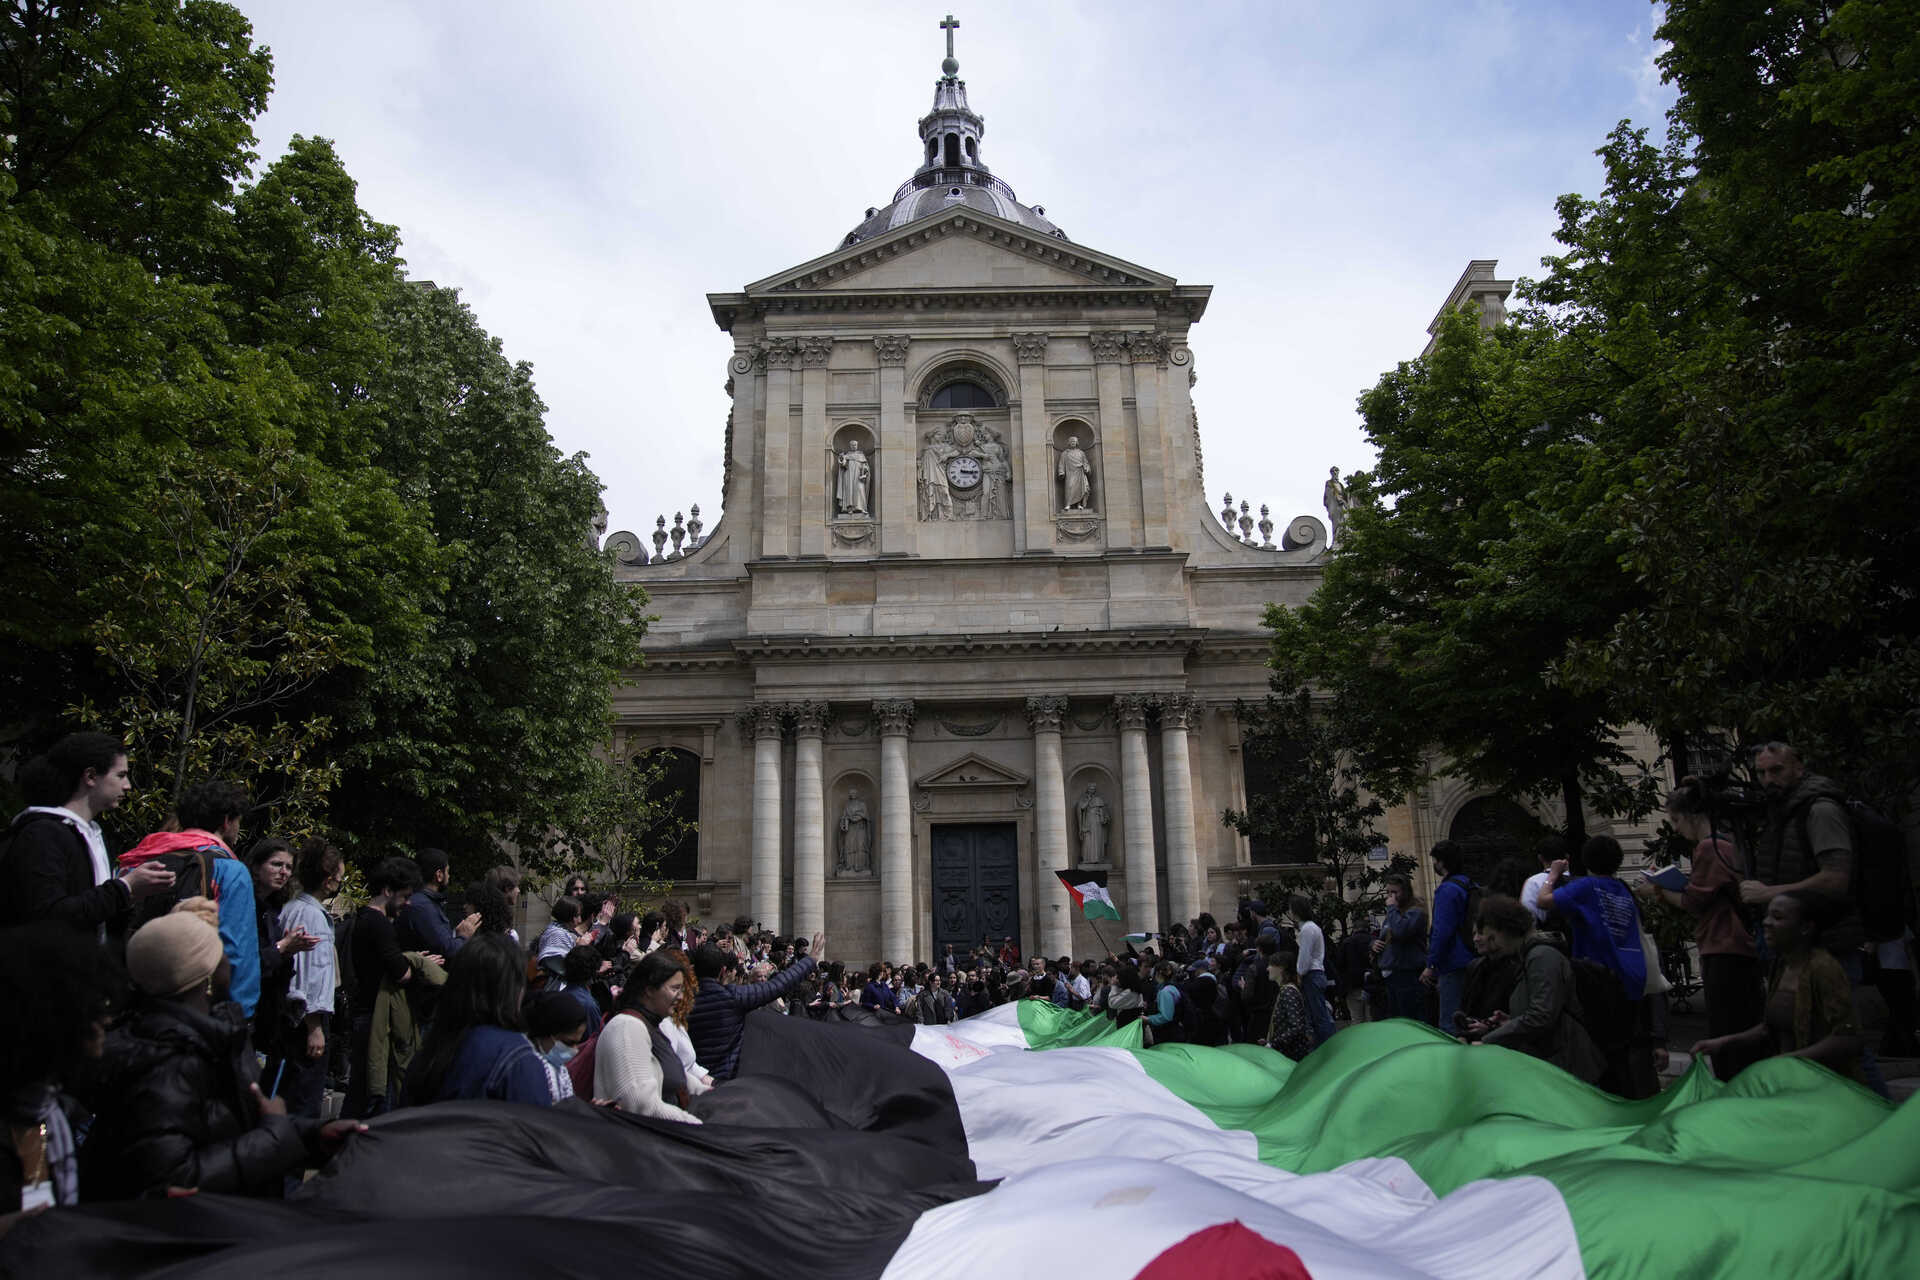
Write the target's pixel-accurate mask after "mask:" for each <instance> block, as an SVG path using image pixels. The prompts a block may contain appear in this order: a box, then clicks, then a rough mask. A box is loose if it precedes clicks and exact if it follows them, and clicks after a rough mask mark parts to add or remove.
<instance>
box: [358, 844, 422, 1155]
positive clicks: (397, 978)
mask: <svg viewBox="0 0 1920 1280" xmlns="http://www.w3.org/2000/svg"><path fill="white" fill-rule="evenodd" d="M419 887H420V870H419V868H418V867H416V866H414V865H413V862H412V861H411V860H410V859H407V858H386V859H383V860H382V861H381V862H380V864H379V865H378V866H376V867H375V868H374V869H373V870H372V872H370V873H369V874H368V876H367V895H368V896H367V904H366V905H365V906H363V907H361V908H360V910H358V911H357V912H355V913H354V917H353V932H352V952H353V955H352V967H353V983H354V986H353V991H352V993H351V997H350V998H351V1007H352V1009H353V1048H352V1064H353V1065H352V1067H351V1068H350V1072H351V1074H350V1077H349V1079H348V1083H347V1097H346V1101H345V1102H344V1103H343V1104H342V1107H341V1114H343V1115H347V1116H351V1117H353V1118H355V1119H364V1118H365V1117H368V1116H377V1115H381V1114H382V1113H384V1112H385V1111H387V1110H388V1108H389V1107H391V1106H392V1104H393V1099H392V1098H391V1097H390V1096H388V1094H386V1093H382V1094H381V1095H379V1096H375V1095H374V1094H373V1093H372V1092H371V1090H369V1088H368V1084H369V1079H368V1077H369V1074H370V1065H371V1063H370V1056H371V1055H370V1041H371V1039H372V1036H373V1010H374V1005H375V1004H377V1003H378V1002H379V999H380V983H381V981H382V979H384V980H386V981H388V982H391V983H394V984H396V985H399V984H404V983H406V982H407V981H408V980H409V979H411V978H412V976H413V966H411V965H410V964H408V963H407V957H406V953H405V952H403V951H402V950H401V949H400V937H399V934H398V933H396V932H395V931H394V927H393V921H394V917H395V916H397V915H399V914H400V912H402V911H403V910H405V909H406V906H407V902H408V900H409V899H410V898H412V897H413V893H414V890H416V889H418V888H419ZM430 958H431V959H432V960H433V961H434V962H435V963H436V964H438V963H442V962H443V960H444V957H442V956H439V955H437V954H436V955H433V956H431V957H430Z"/></svg>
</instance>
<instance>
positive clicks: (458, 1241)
mask: <svg viewBox="0 0 1920 1280" xmlns="http://www.w3.org/2000/svg"><path fill="white" fill-rule="evenodd" d="M849 1017H850V1018H853V1019H855V1020H856V1022H855V1023H840V1022H813V1021H809V1020H806V1019H801V1018H786V1017H777V1016H774V1015H771V1014H765V1013H762V1014H756V1015H754V1016H753V1017H752V1018H751V1019H749V1024H748V1028H749V1029H748V1035H747V1043H746V1047H745V1051H744V1052H743V1055H742V1072H743V1074H742V1077H741V1078H740V1079H738V1080H736V1081H732V1082H729V1083H728V1084H725V1085H722V1086H721V1087H720V1088H719V1089H717V1090H715V1091H714V1093H713V1094H711V1095H709V1101H708V1103H707V1106H708V1111H707V1115H706V1119H707V1123H706V1124H704V1125H699V1126H692V1125H680V1124H674V1123H672V1122H669V1121H652V1120H645V1119H641V1118H637V1117H631V1116H623V1115H619V1114H617V1113H613V1112H609V1111H605V1110H595V1109H593V1108H591V1107H589V1106H587V1105H586V1104H584V1103H579V1102H574V1103H569V1104H565V1105H562V1106H559V1107H555V1108H551V1109H548V1108H537V1107H525V1106H516V1105H512V1104H505V1103H449V1104H442V1105H439V1106H432V1107H423V1108H417V1109H412V1110H403V1111H400V1112H397V1113H395V1114H393V1115H391V1116H388V1117H384V1118H382V1119H380V1120H378V1121H375V1122H374V1126H373V1130H372V1132H370V1133H368V1134H366V1135H364V1136H362V1137H361V1138H357V1139H355V1140H354V1141H353V1142H352V1143H350V1144H349V1146H348V1148H347V1150H346V1151H345V1152H344V1153H343V1154H342V1155H341V1156H339V1157H338V1158H336V1159H335V1161H334V1162H333V1164H332V1165H331V1166H329V1167H328V1169H327V1170H326V1171H325V1172H324V1173H322V1174H321V1175H319V1176H317V1177H315V1178H313V1179H311V1180H310V1181H308V1182H307V1184H306V1185H305V1187H304V1188H303V1189H302V1190H301V1192H300V1194H299V1195H298V1197H297V1198H295V1199H293V1200H290V1201H287V1202H268V1201H254V1200H244V1199H240V1198H237V1197H231V1196H222V1195H215V1194H208V1193H202V1194H200V1195H196V1196H192V1197H190V1198H187V1199H182V1200H172V1201H148V1202H142V1203H137V1204H126V1205H106V1206H94V1207H82V1208H79V1209H56V1210H53V1211H51V1212H49V1213H46V1214H43V1215H41V1216H39V1217H37V1218H34V1219H30V1220H27V1221H25V1222H23V1223H20V1224H18V1225H15V1226H14V1227H13V1229H12V1230H11V1232H9V1233H8V1234H7V1235H6V1236H5V1237H4V1238H3V1239H0V1274H8V1275H21V1276H58V1277H61V1280H78V1278H80V1277H89V1276H107V1275H114V1276H183V1277H184V1276H193V1277H216V1278H219V1277H235V1278H236V1280H238V1278H240V1277H244V1278H245V1280H259V1278H260V1277H272V1278H273V1280H304V1278H306V1277H312V1278H313V1280H338V1277H339V1276H341V1275H342V1274H356V1273H365V1274H369V1275H376V1274H377V1275H404V1276H408V1277H437V1276H463V1277H464V1276H475V1275H506V1274H521V1275H525V1274H537V1275H564V1276H598V1275H621V1276H652V1275H661V1276H669V1275H670V1276H684V1275H727V1276H768V1277H774V1276H778V1277H781V1278H782V1280H791V1278H792V1277H795V1276H807V1277H816V1276H857V1277H913V1278H916V1280H917V1278H922V1277H946V1276H952V1277H966V1278H967V1280H979V1277H982V1276H993V1277H999V1276H1046V1277H1049V1278H1050V1280H1054V1278H1057V1277H1059V1276H1087V1277H1109V1276H1118V1277H1126V1276H1141V1277H1149V1278H1151V1280H1162V1278H1165V1280H1195V1278H1201V1280H1205V1278H1211V1277H1219V1278H1221V1280H1226V1278H1227V1277H1233V1278H1235V1280H1240V1278H1242V1277H1274V1278H1276V1280H1278V1278H1286V1280H1293V1278H1297V1277H1305V1276H1312V1277H1317V1278H1320V1280H1326V1278H1327V1277H1356V1278H1357V1277H1370V1278H1377V1277H1388V1278H1392V1277H1481V1276H1494V1277H1502V1278H1507V1277H1525V1276H1553V1277H1561V1276H1564V1277H1580V1276H1594V1277H1669V1276H1686V1277H1709V1276H1727V1277H1740V1280H1752V1278H1753V1277H1755V1276H1770V1275H1786V1276H1804V1277H1816V1276H1817V1277H1821V1278H1822V1280H1828V1278H1839V1277H1850V1276H1851V1277H1863V1278H1864V1277H1885V1276H1903V1275H1910V1274H1914V1264H1915V1260H1916V1259H1920V1110H1917V1109H1916V1104H1914V1103H1911V1102H1909V1103H1908V1104H1906V1105H1905V1106H1903V1107H1901V1108H1899V1109H1897V1110H1896V1109H1895V1108H1893V1107H1892V1106H1891V1105H1890V1104H1888V1103H1886V1102H1884V1101H1882V1100H1881V1099H1879V1098H1877V1097H1875V1096H1874V1095H1872V1094H1870V1093H1868V1092H1866V1091H1865V1090H1863V1089H1860V1088H1858V1087H1857V1086H1855V1085H1853V1084H1852V1083H1850V1082H1848V1081H1846V1080H1843V1079H1841V1078H1839V1077H1837V1076H1835V1075H1833V1074H1831V1073H1829V1072H1827V1071H1825V1070H1823V1069H1822V1068H1819V1067H1816V1066H1814V1065H1812V1064H1811V1063H1807V1062H1803V1061H1799V1060H1796V1059H1784V1058H1783V1059H1774V1060H1771V1061H1768V1062H1763V1063H1761V1064H1759V1065H1757V1066H1755V1067H1752V1068H1749V1069H1748V1070H1747V1071H1746V1072H1745V1073H1743V1074H1742V1075H1741V1076H1740V1077H1739V1078H1738V1079H1737V1080H1735V1081H1733V1082H1732V1083H1731V1084H1724V1085H1723V1084H1720V1083H1718V1082H1717V1081H1715V1080H1714V1079H1713V1077H1712V1076H1711V1074H1710V1073H1708V1072H1707V1071H1706V1070H1705V1069H1704V1066H1703V1065H1702V1064H1695V1066H1694V1067H1693V1069H1692V1070H1691V1071H1690V1072H1689V1073H1688V1074H1687V1075H1686V1076H1685V1077H1683V1078H1682V1079H1681V1080H1679V1081H1678V1082H1676V1083H1675V1084H1674V1085H1673V1086H1672V1087H1670V1088H1669V1089H1668V1090H1667V1091H1666V1092H1665V1093H1663V1094H1661V1095H1660V1096H1658V1097H1656V1098H1650V1099H1647V1100H1645V1101H1641V1102H1623V1101H1621V1100H1619V1099H1616V1098H1613V1097H1610V1096H1608V1095H1606V1094H1603V1093H1600V1092H1599V1091H1597V1090H1595V1089H1593V1088H1591V1087H1589V1086H1587V1085H1584V1084H1582V1083H1580V1082H1579V1081H1577V1080H1575V1079H1573V1078H1572V1077H1570V1076H1568V1075H1566V1074H1565V1073H1564V1072H1562V1071H1560V1070H1558V1069H1557V1068H1554V1067H1552V1066H1550V1065H1548V1064H1547V1063H1544V1062H1541V1061H1539V1060H1537V1059H1534V1058H1529V1057H1526V1056H1524V1055H1521V1054H1518V1053H1514V1052H1511V1051H1509V1050H1505V1049H1500V1048H1488V1047H1482V1046H1475V1047H1467V1046H1463V1045H1459V1044H1457V1043H1455V1042H1453V1041H1451V1040H1449V1039H1447V1038H1445V1037H1443V1036H1441V1035H1439V1034H1438V1033H1437V1032H1435V1031H1433V1030H1431V1029H1430V1028H1426V1027H1423V1026H1419V1025H1416V1024H1413V1023H1408V1022H1387V1023H1369V1024H1362V1025H1358V1026H1353V1027H1350V1028H1348V1029H1346V1030H1343V1031H1341V1032H1340V1033H1339V1034H1338V1035H1336V1036H1334V1038H1333V1039H1332V1040H1331V1041H1329V1042H1328V1043H1327V1044H1326V1045H1324V1046H1322V1047H1321V1048H1320V1049H1319V1050H1317V1051H1315V1052H1314V1053H1313V1054H1311V1055H1310V1056H1308V1057H1307V1058H1306V1059H1305V1060H1304V1061H1302V1062H1300V1063H1298V1064H1295V1063H1292V1062H1289V1061H1288V1060H1287V1059H1286V1058H1284V1057H1282V1056H1280V1055H1279V1054H1276V1053H1273V1052H1271V1051H1269V1050H1266V1049H1262V1048H1257V1047H1253V1046H1234V1047H1229V1048H1218V1049H1215V1048H1201V1047H1194V1046H1187V1045H1166V1046H1160V1047H1156V1048H1152V1049H1142V1048H1141V1047H1140V1033H1139V1026H1138V1024H1137V1023H1136V1024H1134V1025H1132V1026H1129V1027H1124V1028H1120V1027H1115V1026H1114V1025H1113V1024H1111V1023H1109V1022H1107V1021H1105V1020H1104V1019H1102V1018H1099V1017H1097V1016H1091V1015H1086V1014H1076V1013H1072V1012H1070V1011H1067V1010H1063V1009H1057V1008H1055V1007H1053V1006H1052V1005H1050V1004H1048V1003H1046V1002H1044V1001H1036V1000H1027V1001H1022V1002H1020V1003H1018V1004H1015V1005H1006V1006H1002V1007H1001V1008H999V1009H995V1010H993V1011H992V1012H990V1013H988V1014H985V1015H982V1016H980V1017H976V1018H971V1019H968V1020H966V1021H963V1022H960V1023H956V1024H952V1025H950V1026H944V1027H912V1026H910V1025H908V1024H905V1023H902V1022H899V1021H897V1020H892V1019H890V1018H888V1017H887V1016H885V1015H881V1016H877V1017H876V1016H874V1015H872V1014H870V1013H859V1014H850V1015H849ZM858 1022H864V1023H866V1024H868V1025H857V1024H856V1023H858Z"/></svg>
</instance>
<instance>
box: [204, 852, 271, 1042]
mask: <svg viewBox="0 0 1920 1280" xmlns="http://www.w3.org/2000/svg"><path fill="white" fill-rule="evenodd" d="M213 881H214V883H215V884H216V885H218V886H219V887H220V903H219V906H220V943H221V946H222V947H224V948H225V950H226V953H227V964H228V966H229V967H230V968H231V969H232V970H233V981H232V985H230V986H229V987H228V988H227V991H228V994H229V995H230V996H231V997H232V999H233V1002H234V1003H235V1004H237V1005H239V1006H240V1011H241V1012H242V1013H244V1014H246V1015H247V1016H248V1017H249V1018H251V1017H252V1016H253V1010H254V1006H256V1005H258V1004H259V1003H260V918H259V914H258V912H257V911H256V910H255V908H254V905H253V872H251V871H249V870H247V864H246V863H244V862H242V861H240V859H238V858H236V857H233V856H232V855H231V854H229V855H227V856H225V857H218V858H215V859H214V860H213Z"/></svg>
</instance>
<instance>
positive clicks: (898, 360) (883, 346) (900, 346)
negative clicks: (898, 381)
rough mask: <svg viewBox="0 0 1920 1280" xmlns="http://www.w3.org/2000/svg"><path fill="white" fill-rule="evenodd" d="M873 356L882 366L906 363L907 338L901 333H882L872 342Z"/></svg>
mask: <svg viewBox="0 0 1920 1280" xmlns="http://www.w3.org/2000/svg"><path fill="white" fill-rule="evenodd" d="M873 354H874V355H875V356H876V357H878V358H879V361H880V363H881V364H883V365H888V364H905V363H906V362H907V337H906V335H905V334H901V333H883V334H881V335H880V336H879V337H877V338H875V339H874V340H873Z"/></svg>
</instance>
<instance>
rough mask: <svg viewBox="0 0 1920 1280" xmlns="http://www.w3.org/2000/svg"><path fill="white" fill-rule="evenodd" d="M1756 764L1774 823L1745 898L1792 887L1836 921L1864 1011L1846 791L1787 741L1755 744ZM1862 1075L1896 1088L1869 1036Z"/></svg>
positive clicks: (1834, 944) (1838, 953)
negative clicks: (1809, 769)
mask: <svg viewBox="0 0 1920 1280" xmlns="http://www.w3.org/2000/svg"><path fill="white" fill-rule="evenodd" d="M1753 769H1754V772H1755V773H1756V774H1758V775H1759V777H1760V785H1761V786H1762V787H1763V788H1765V790H1766V794H1767V825H1766V827H1765V829H1764V830H1762V831H1761V833H1760V841H1759V846H1758V848H1756V849H1755V850H1754V857H1753V874H1754V878H1753V879H1751V880H1745V881H1742V882H1741V884H1740V900H1741V901H1742V902H1744V903H1746V904H1747V905H1748V906H1749V907H1757V908H1761V909H1764V908H1765V907H1766V905H1767V904H1768V903H1769V902H1771V901H1773V899H1774V898H1776V897H1778V896H1779V895H1781V894H1783V893H1790V894H1793V895H1794V896H1795V897H1797V898H1799V899H1800V900H1802V901H1805V902H1811V903H1813V904H1814V906H1815V908H1816V910H1817V911H1820V912H1821V913H1823V914H1824V915H1826V917H1827V918H1828V919H1831V920H1833V921H1834V923H1833V924H1832V925H1831V926H1830V927H1828V928H1827V929H1825V930H1824V931H1823V936H1822V938H1821V945H1822V946H1824V947H1825V948H1826V950H1827V951H1829V952H1831V953H1832V955H1833V958H1834V959H1835V960H1838V961H1839V962H1840V968H1841V969H1842V970H1843V971H1844V972H1845V973H1846V975H1847V982H1848V984H1849V986H1851V988H1852V989H1853V992H1854V995H1855V1017H1856V1019H1857V1018H1858V1016H1859V1011H1858V996H1859V991H1860V986H1861V981H1862V974H1863V968H1864V966H1863V964H1862V957H1861V954H1860V948H1861V945H1862V944H1863V943H1864V942H1865V941H1866V936H1867V935H1866V929H1865V928H1864V926H1863V925H1862V923H1861V920H1860V910H1859V908H1858V906H1857V905H1856V904H1855V903H1854V900H1853V824H1852V823H1851V821H1850V820H1849V819H1848V817H1847V810H1846V793H1845V792H1844V791H1842V790H1841V788H1840V787H1839V786H1838V785H1837V784H1836V783H1834V782H1833V781H1831V780H1830V779H1827V778H1823V777H1821V776H1820V775H1819V774H1817V773H1809V772H1807V767H1806V765H1805V763H1804V762H1802V761H1801V759H1800V753H1799V752H1798V751H1796V750H1794V749H1793V748H1792V747H1791V746H1789V745H1788V744H1786V743H1784V742H1769V743H1767V744H1766V745H1765V746H1763V747H1761V748H1760V749H1759V750H1758V751H1757V752H1755V753H1754V757H1753ZM1777 958H1778V957H1767V956H1763V957H1762V960H1763V961H1766V960H1770V959H1777ZM1860 1076H1861V1079H1862V1080H1864V1081H1865V1082H1866V1084H1867V1087H1868V1088H1870V1089H1872V1090H1873V1091H1874V1092H1875V1093H1877V1094H1879V1095H1880V1096H1881V1097H1883V1098H1884V1097H1888V1096H1890V1095H1889V1094H1888V1091H1887V1081H1886V1077H1885V1076H1883V1075H1882V1074H1881V1072H1880V1063H1879V1061H1878V1060H1877V1059H1875V1057H1874V1056H1873V1049H1872V1047H1871V1046H1870V1045H1869V1044H1867V1043H1866V1042H1865V1041H1864V1040H1863V1041H1862V1043H1861V1050H1860Z"/></svg>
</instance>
